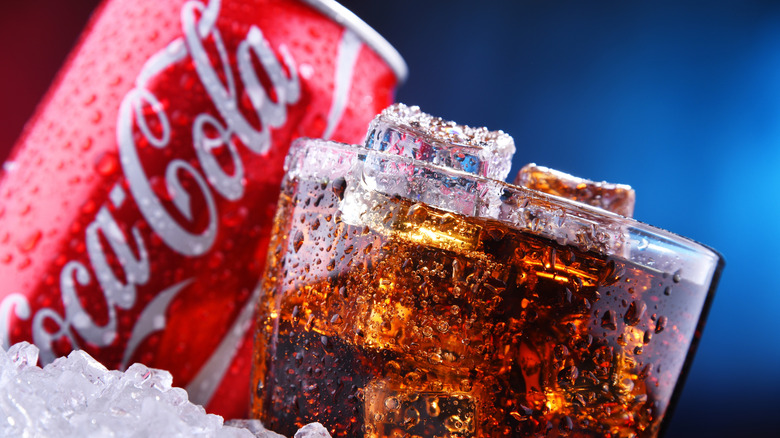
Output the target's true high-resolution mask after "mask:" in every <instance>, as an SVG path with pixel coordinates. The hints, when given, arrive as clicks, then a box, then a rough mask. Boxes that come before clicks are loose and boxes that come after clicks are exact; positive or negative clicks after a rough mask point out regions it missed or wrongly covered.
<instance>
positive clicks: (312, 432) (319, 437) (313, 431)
mask: <svg viewBox="0 0 780 438" xmlns="http://www.w3.org/2000/svg"><path fill="white" fill-rule="evenodd" d="M294 438H331V437H330V434H329V433H328V431H327V429H325V427H324V426H323V425H322V424H320V423H311V424H307V425H306V426H303V427H302V428H300V429H299V430H298V432H295V437H294Z"/></svg>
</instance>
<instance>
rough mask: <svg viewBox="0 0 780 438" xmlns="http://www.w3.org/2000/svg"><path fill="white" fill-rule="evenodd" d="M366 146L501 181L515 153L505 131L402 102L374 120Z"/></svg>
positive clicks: (510, 138) (367, 136)
mask: <svg viewBox="0 0 780 438" xmlns="http://www.w3.org/2000/svg"><path fill="white" fill-rule="evenodd" d="M365 146H366V147H367V148H369V149H373V150H377V151H382V152H385V153H389V154H393V155H401V156H405V157H409V158H413V159H415V160H420V161H425V162H428V163H431V164H435V165H437V166H442V167H448V168H451V169H455V170H459V171H463V172H468V173H472V174H475V175H479V176H484V177H488V178H493V179H498V180H504V179H506V177H507V176H508V175H509V168H510V166H511V165H512V155H513V154H514V152H515V142H514V140H513V139H512V137H511V136H509V135H508V134H505V133H504V132H502V131H489V130H488V129H487V128H472V127H470V126H466V125H459V124H457V123H455V122H452V121H447V120H444V119H442V118H439V117H433V116H431V115H430V114H427V113H424V112H422V111H421V110H420V108H419V107H416V106H406V105H404V104H402V103H397V104H394V105H392V106H390V107H388V108H386V109H385V110H384V111H382V113H381V114H379V115H378V116H377V117H376V118H374V120H373V121H372V122H371V125H370V126H369V128H368V133H367V135H366V141H365Z"/></svg>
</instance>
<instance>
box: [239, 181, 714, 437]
mask: <svg viewBox="0 0 780 438" xmlns="http://www.w3.org/2000/svg"><path fill="white" fill-rule="evenodd" d="M345 185H346V183H345V181H344V179H341V178H339V179H336V180H333V181H323V182H316V183H314V182H306V181H297V180H288V181H286V182H285V184H284V185H283V192H282V196H281V198H280V203H279V210H278V213H277V217H276V223H275V230H274V236H275V237H274V238H273V240H272V244H271V248H270V250H269V260H268V264H267V266H269V269H268V270H267V272H266V276H265V278H264V279H263V287H264V291H265V292H264V293H265V296H264V297H263V298H262V299H261V302H260V304H259V324H258V332H257V336H256V341H255V342H256V348H255V352H256V353H255V354H256V357H255V368H254V372H253V385H254V387H255V389H256V394H254V402H253V415H254V416H255V417H257V418H260V419H262V420H263V422H264V423H265V424H266V426H267V427H269V428H270V429H273V430H276V431H278V432H280V433H282V434H285V435H287V436H291V435H292V434H294V433H295V431H296V430H297V428H298V427H300V426H302V425H304V424H307V423H310V422H314V421H318V422H320V423H322V424H324V425H325V426H326V427H327V428H328V430H329V431H330V432H331V434H332V435H333V436H334V437H335V436H338V437H398V438H401V437H408V438H415V437H559V436H568V437H651V436H656V435H657V433H658V430H659V426H660V422H661V419H662V417H663V415H664V413H665V411H666V410H667V408H668V405H669V401H670V399H671V397H672V392H673V391H674V388H675V385H676V382H677V379H678V376H679V375H680V372H681V369H682V368H683V363H684V361H685V356H686V353H687V352H688V350H689V348H690V347H691V344H692V342H693V341H694V336H695V330H696V324H697V320H698V319H699V315H698V313H696V314H691V313H689V311H688V310H686V309H689V308H701V300H703V298H702V297H703V296H706V290H704V291H702V290H701V289H702V288H704V287H703V286H696V285H693V284H690V283H688V282H686V281H685V280H682V279H681V277H680V275H679V273H675V272H668V273H665V272H659V271H655V270H651V269H648V268H645V267H641V266H638V265H635V264H632V263H629V262H626V261H625V260H622V259H620V258H617V257H610V256H604V255H601V254H597V253H594V252H587V251H583V250H580V249H578V248H576V247H572V246H565V245H560V244H558V243H555V242H553V241H550V240H548V239H545V238H541V237H538V236H535V235H532V234H529V233H526V232H522V231H519V230H516V229H513V228H511V227H508V226H507V225H505V224H503V223H500V222H498V221H493V220H486V219H475V218H467V217H464V216H460V215H456V214H452V213H447V212H444V211H441V210H437V209H434V208H430V207H427V206H424V205H422V204H414V203H412V202H410V201H408V200H405V199H401V198H391V197H385V196H382V195H376V196H375V197H374V201H375V202H376V203H375V204H374V205H373V206H372V207H371V209H370V211H369V212H368V213H367V214H365V215H364V216H363V217H365V218H368V219H366V221H365V223H360V224H357V225H350V224H348V223H347V222H345V221H344V219H343V218H342V214H341V212H340V211H339V210H338V206H339V201H340V200H341V198H342V197H343V196H344V190H345Z"/></svg>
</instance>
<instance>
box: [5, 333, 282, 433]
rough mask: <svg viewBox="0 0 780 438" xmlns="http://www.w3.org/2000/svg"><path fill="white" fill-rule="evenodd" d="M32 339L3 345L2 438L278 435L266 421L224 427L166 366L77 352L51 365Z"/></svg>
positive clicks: (248, 421)
mask: <svg viewBox="0 0 780 438" xmlns="http://www.w3.org/2000/svg"><path fill="white" fill-rule="evenodd" d="M37 360H38V348H36V347H35V346H34V345H31V344H29V343H27V342H21V343H18V344H16V345H13V346H12V347H11V348H9V349H8V351H5V350H4V349H0V436H2V437H6V436H8V437H17V436H18V437H26V436H30V437H42V438H43V437H58V438H59V437H79V438H90V437H115V438H120V437H139V438H140V437H165V438H169V437H172V438H175V437H181V438H184V437H219V438H257V437H260V438H278V437H280V436H281V435H278V434H275V433H273V432H268V431H266V430H265V429H264V428H263V427H262V425H261V424H260V422H259V421H256V420H245V421H243V422H236V423H235V426H238V427H232V426H226V425H223V419H222V417H220V416H218V415H212V414H207V413H206V411H205V410H204V409H203V407H201V406H198V405H195V404H193V403H190V402H189V400H188V398H187V391H185V390H184V389H181V388H174V387H171V383H172V380H173V379H172V378H171V374H170V373H169V372H167V371H163V370H158V369H153V368H148V367H146V366H144V365H141V364H134V365H132V366H130V368H128V369H127V371H126V372H124V373H123V372H121V371H109V370H108V369H106V368H105V367H104V366H103V365H101V364H100V363H99V362H98V361H96V360H95V359H93V358H92V357H91V356H90V355H89V354H87V353H85V352H83V351H73V352H71V353H70V354H69V355H68V356H67V357H61V358H58V359H57V360H55V361H54V362H52V363H50V364H48V365H46V366H45V367H44V368H39V367H38V366H36V365H35V364H36V362H37Z"/></svg>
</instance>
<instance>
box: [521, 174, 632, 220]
mask: <svg viewBox="0 0 780 438" xmlns="http://www.w3.org/2000/svg"><path fill="white" fill-rule="evenodd" d="M514 183H515V184H517V185H519V186H524V187H528V188H529V189H533V190H538V191H540V192H544V193H547V194H550V195H555V196H560V197H562V198H567V199H571V200H572V201H578V202H582V203H585V204H588V205H592V206H594V207H598V208H601V209H604V210H607V211H611V212H613V213H617V214H620V215H623V216H625V217H631V216H632V215H633V214H634V201H635V199H636V195H635V193H634V189H632V188H631V187H630V186H627V185H625V184H611V183H608V182H605V181H602V182H594V181H589V180H587V179H582V178H577V177H576V176H572V175H569V174H567V173H563V172H559V171H557V170H553V169H549V168H547V167H542V166H537V165H536V164H534V163H531V164H527V165H526V166H525V167H523V168H522V169H520V172H518V173H517V176H516V177H515V181H514Z"/></svg>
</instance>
